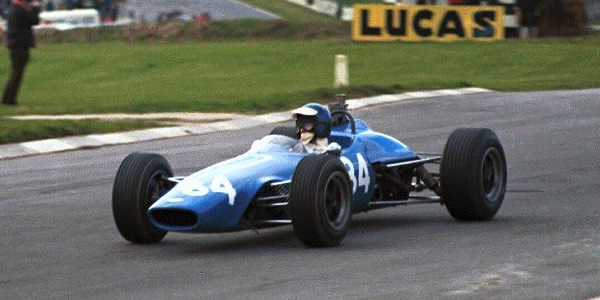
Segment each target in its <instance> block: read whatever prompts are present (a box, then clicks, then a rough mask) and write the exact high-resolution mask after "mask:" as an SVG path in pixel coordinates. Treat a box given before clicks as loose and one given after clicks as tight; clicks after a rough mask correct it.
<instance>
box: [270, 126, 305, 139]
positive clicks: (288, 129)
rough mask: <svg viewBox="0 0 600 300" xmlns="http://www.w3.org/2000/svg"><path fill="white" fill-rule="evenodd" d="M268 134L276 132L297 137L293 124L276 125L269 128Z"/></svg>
mask: <svg viewBox="0 0 600 300" xmlns="http://www.w3.org/2000/svg"><path fill="white" fill-rule="evenodd" d="M270 134H278V135H283V136H287V137H291V138H293V139H298V133H296V127H294V126H277V127H275V128H273V130H271V133H270Z"/></svg>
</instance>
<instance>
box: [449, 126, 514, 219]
mask: <svg viewBox="0 0 600 300" xmlns="http://www.w3.org/2000/svg"><path fill="white" fill-rule="evenodd" d="M440 181H441V188H442V199H443V201H444V203H445V205H446V208H447V209H448V212H449V213H450V215H452V216H453V217H454V218H455V219H457V220H463V221H486V220H490V219H491V218H493V217H494V215H496V213H497V212H498V209H500V205H501V204H502V201H503V200H504V193H505V191H506V182H507V171H506V158H505V156H504V150H503V148H502V144H500V140H499V139H498V137H497V136H496V134H495V133H494V132H493V131H492V130H490V129H487V128H460V129H457V130H455V131H454V132H453V133H452V134H451V135H450V137H449V138H448V142H447V143H446V146H445V147H444V154H443V156H442V163H441V166H440Z"/></svg>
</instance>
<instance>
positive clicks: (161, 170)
mask: <svg viewBox="0 0 600 300" xmlns="http://www.w3.org/2000/svg"><path fill="white" fill-rule="evenodd" d="M172 176H173V171H171V166H170V165H169V163H168V162H167V160H166V159H165V158H164V157H162V156H160V155H158V154H151V153H137V152H136V153H132V154H130V155H128V156H127V157H126V158H125V159H124V160H123V162H122V163H121V166H120V167H119V170H118V171H117V176H116V177H115V182H114V185H113V196H112V208H113V216H114V218H115V223H116V225H117V229H118V230H119V232H120V233H121V235H122V236H123V237H124V238H125V239H126V240H128V241H130V242H132V243H136V244H149V243H158V242H160V241H161V240H162V239H163V238H164V237H165V235H166V234H167V232H166V231H163V230H160V229H158V228H156V227H154V225H152V223H151V222H150V219H149V217H148V208H150V206H151V205H152V204H154V202H156V201H157V200H158V199H159V198H160V197H162V196H163V195H164V194H166V193H167V191H168V190H169V189H170V188H171V187H172V185H171V184H170V183H169V182H168V181H167V180H166V179H167V178H169V177H172Z"/></svg>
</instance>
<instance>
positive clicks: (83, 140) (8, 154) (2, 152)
mask: <svg viewBox="0 0 600 300" xmlns="http://www.w3.org/2000/svg"><path fill="white" fill-rule="evenodd" d="M486 92H491V91H490V90H487V89H483V88H477V87H470V88H460V89H444V90H434V91H421V92H408V93H403V94H396V95H381V96H375V97H367V98H360V99H350V100H347V103H348V108H349V109H350V110H353V109H359V108H363V107H366V106H371V105H377V104H384V103H392V102H398V101H404V100H412V99H420V98H431V97H439V96H452V95H466V94H474V93H486ZM14 118H15V119H20V120H27V119H29V120H33V119H36V120H41V119H48V120H49V119H52V120H57V119H65V120H66V119H68V120H81V119H123V118H131V119H169V120H174V119H176V120H179V121H180V122H181V123H182V124H184V125H182V126H175V127H166V128H152V129H143V130H135V131H128V132H122V133H108V134H91V135H87V136H74V137H66V138H60V139H46V140H40V141H31V142H24V143H19V144H7V145H0V159H7V158H15V157H22V156H29V155H35V154H42V153H52V152H59V151H67V150H75V149H81V148H95V147H100V146H105V145H117V144H127V143H136V142H142V141H150V140H157V139H165V138H173V137H180V136H186V135H196V134H206V133H210V132H217V131H225V130H238V129H243V128H249V127H254V126H259V125H263V124H268V123H278V122H285V121H289V120H291V111H283V112H276V113H269V114H264V115H257V116H248V115H237V114H197V113H194V114H186V113H165V114H160V113H153V114H142V115H126V114H100V115H65V116H17V117H14ZM223 119H225V120H223ZM194 121H201V123H202V124H193V123H194Z"/></svg>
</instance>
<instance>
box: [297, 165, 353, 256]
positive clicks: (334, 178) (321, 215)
mask: <svg viewBox="0 0 600 300" xmlns="http://www.w3.org/2000/svg"><path fill="white" fill-rule="evenodd" d="M288 207H289V212H290V215H291V218H292V225H293V227H294V232H295V233H296V236H298V238H299V239H300V241H302V242H303V243H304V244H306V245H307V246H311V247H331V246H336V245H338V244H339V243H340V242H341V241H342V240H343V239H344V237H345V236H346V232H347V231H348V227H349V226H350V220H351V219H352V188H351V186H350V178H349V177H348V172H347V171H346V168H345V167H344V165H343V164H342V162H341V161H340V160H339V158H338V157H336V156H333V155H310V156H307V157H305V158H303V159H302V160H301V161H300V163H298V166H297V167H296V170H295V171H294V175H293V177H292V183H291V187H290V200H289V205H288Z"/></svg>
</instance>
